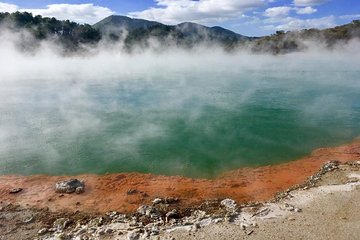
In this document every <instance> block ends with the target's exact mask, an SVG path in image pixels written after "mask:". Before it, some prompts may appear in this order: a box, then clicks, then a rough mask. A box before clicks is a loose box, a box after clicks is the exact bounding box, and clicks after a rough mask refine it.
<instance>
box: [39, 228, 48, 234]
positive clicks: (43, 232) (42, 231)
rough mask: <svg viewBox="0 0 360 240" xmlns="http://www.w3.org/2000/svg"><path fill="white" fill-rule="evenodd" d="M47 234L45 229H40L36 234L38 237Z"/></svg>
mask: <svg viewBox="0 0 360 240" xmlns="http://www.w3.org/2000/svg"><path fill="white" fill-rule="evenodd" d="M47 232H48V230H47V228H42V229H40V230H39V231H38V234H39V235H44V234H45V233H47Z"/></svg>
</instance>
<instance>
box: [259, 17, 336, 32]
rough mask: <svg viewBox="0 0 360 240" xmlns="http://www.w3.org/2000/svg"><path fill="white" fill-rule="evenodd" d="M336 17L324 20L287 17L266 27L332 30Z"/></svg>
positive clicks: (286, 29)
mask: <svg viewBox="0 0 360 240" xmlns="http://www.w3.org/2000/svg"><path fill="white" fill-rule="evenodd" d="M335 25H336V24H335V17H334V16H327V17H322V18H312V19H298V18H293V17H287V18H284V19H282V20H281V21H278V22H272V24H271V25H267V26H265V27H264V29H266V30H285V31H291V30H299V29H306V28H319V29H322V28H330V27H334V26H335Z"/></svg>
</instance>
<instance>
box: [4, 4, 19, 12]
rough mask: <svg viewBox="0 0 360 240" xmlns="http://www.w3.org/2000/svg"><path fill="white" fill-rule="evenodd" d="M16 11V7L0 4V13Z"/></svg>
mask: <svg viewBox="0 0 360 240" xmlns="http://www.w3.org/2000/svg"><path fill="white" fill-rule="evenodd" d="M16 10H18V6H16V5H14V4H9V3H3V2H0V12H16Z"/></svg>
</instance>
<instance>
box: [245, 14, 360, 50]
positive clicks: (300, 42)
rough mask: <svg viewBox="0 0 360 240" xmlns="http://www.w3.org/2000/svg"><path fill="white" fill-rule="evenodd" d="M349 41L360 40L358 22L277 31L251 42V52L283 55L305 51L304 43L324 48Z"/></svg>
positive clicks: (359, 22)
mask: <svg viewBox="0 0 360 240" xmlns="http://www.w3.org/2000/svg"><path fill="white" fill-rule="evenodd" d="M351 39H359V40H360V20H354V21H352V22H351V23H349V24H345V25H342V26H337V27H334V28H327V29H323V30H319V29H315V28H311V29H303V30H299V31H289V32H284V31H277V32H276V33H275V34H273V35H270V36H265V37H261V38H258V39H256V40H254V41H252V42H251V44H250V50H251V51H253V52H268V53H273V54H284V53H289V52H294V51H302V50H305V49H306V48H307V47H308V46H307V44H306V42H312V43H318V44H321V45H322V46H324V47H326V48H332V47H334V46H336V44H346V43H347V42H348V41H349V40H351Z"/></svg>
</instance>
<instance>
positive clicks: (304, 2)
mask: <svg viewBox="0 0 360 240" xmlns="http://www.w3.org/2000/svg"><path fill="white" fill-rule="evenodd" d="M327 1H328V0H294V4H295V5H296V6H315V5H321V4H323V3H325V2H327Z"/></svg>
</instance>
